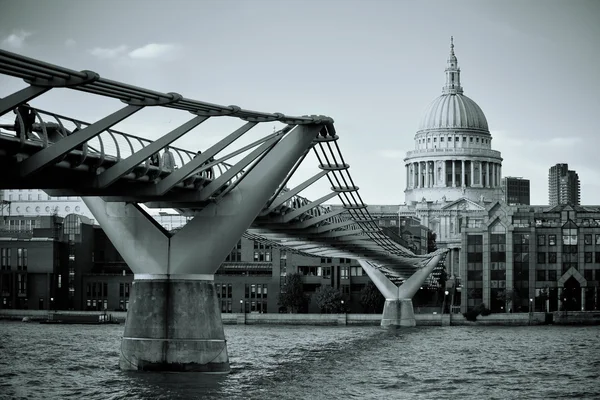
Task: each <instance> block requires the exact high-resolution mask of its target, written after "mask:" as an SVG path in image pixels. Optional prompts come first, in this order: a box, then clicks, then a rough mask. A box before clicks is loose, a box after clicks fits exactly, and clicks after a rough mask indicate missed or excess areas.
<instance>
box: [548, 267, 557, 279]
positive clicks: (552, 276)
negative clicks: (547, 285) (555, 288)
mask: <svg viewBox="0 0 600 400" xmlns="http://www.w3.org/2000/svg"><path fill="white" fill-rule="evenodd" d="M548 280H549V281H556V270H555V269H551V270H549V271H548Z"/></svg>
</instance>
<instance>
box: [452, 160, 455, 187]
mask: <svg viewBox="0 0 600 400" xmlns="http://www.w3.org/2000/svg"><path fill="white" fill-rule="evenodd" d="M452 187H456V160H452Z"/></svg>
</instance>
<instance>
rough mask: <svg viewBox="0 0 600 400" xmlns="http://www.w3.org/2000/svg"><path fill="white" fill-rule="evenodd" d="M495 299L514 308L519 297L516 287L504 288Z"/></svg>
mask: <svg viewBox="0 0 600 400" xmlns="http://www.w3.org/2000/svg"><path fill="white" fill-rule="evenodd" d="M496 299H498V300H500V301H503V302H504V303H505V304H506V305H507V307H508V308H509V309H514V308H515V306H517V305H518V304H519V301H520V300H521V297H520V296H519V292H518V291H517V290H516V289H505V290H503V291H501V292H499V293H498V295H497V296H496ZM515 311H517V310H515Z"/></svg>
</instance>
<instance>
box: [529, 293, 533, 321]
mask: <svg viewBox="0 0 600 400" xmlns="http://www.w3.org/2000/svg"><path fill="white" fill-rule="evenodd" d="M532 317H533V298H530V299H529V325H531V318H532Z"/></svg>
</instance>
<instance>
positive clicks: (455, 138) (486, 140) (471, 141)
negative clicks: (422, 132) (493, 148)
mask: <svg viewBox="0 0 600 400" xmlns="http://www.w3.org/2000/svg"><path fill="white" fill-rule="evenodd" d="M459 139H460V137H459V136H455V137H454V141H455V142H458V141H459ZM433 141H434V143H435V142H437V137H434V138H433ZM443 141H444V137H443V136H441V137H440V142H443ZM448 141H449V142H451V141H452V136H448ZM462 141H463V142H464V143H466V142H467V137H466V136H463V137H462ZM418 142H419V143H425V138H423V139H418ZM427 142H428V143H431V138H430V137H428V138H427ZM469 142H470V143H473V137H469ZM475 143H479V138H478V137H475ZM481 143H489V139H484V138H481Z"/></svg>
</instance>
